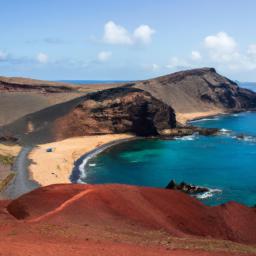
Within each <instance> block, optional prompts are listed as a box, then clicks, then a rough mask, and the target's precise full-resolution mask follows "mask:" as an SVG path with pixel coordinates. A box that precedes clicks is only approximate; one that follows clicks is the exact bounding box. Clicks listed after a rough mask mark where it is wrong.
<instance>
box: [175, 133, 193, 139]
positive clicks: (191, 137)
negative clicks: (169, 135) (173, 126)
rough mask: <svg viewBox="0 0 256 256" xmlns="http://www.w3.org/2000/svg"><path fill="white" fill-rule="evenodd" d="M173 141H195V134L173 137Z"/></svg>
mask: <svg viewBox="0 0 256 256" xmlns="http://www.w3.org/2000/svg"><path fill="white" fill-rule="evenodd" d="M174 139H175V140H195V139H197V134H192V135H187V136H182V137H174Z"/></svg>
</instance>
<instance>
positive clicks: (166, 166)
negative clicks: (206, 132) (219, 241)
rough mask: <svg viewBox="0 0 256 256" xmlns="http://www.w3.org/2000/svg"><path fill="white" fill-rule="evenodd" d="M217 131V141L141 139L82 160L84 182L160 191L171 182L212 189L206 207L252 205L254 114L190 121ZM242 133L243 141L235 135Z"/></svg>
mask: <svg viewBox="0 0 256 256" xmlns="http://www.w3.org/2000/svg"><path fill="white" fill-rule="evenodd" d="M193 124H194V125H199V126H203V127H217V128H221V129H222V132H223V134H222V135H220V136H210V137H204V136H199V135H196V134H195V135H193V136H187V137H183V138H176V139H174V140H159V139H141V140H136V141H130V142H125V143H122V144H119V145H116V146H113V147H111V148H109V149H107V150H106V151H104V152H102V153H100V154H99V155H97V157H95V158H91V159H90V160H89V161H88V164H87V167H86V168H85V173H86V176H85V177H84V178H83V182H86V183H94V184H95V183H124V184H134V185H142V186H153V187H161V188H164V187H165V186H166V185H167V184H168V182H169V181H170V180H171V179H175V180H176V181H177V182H181V181H185V182H187V183H192V184H195V185H200V186H206V187H209V188H211V189H213V190H212V191H211V192H210V193H207V194H203V195H200V196H199V197H200V200H202V201H203V202H204V203H206V204H208V205H216V204H220V203H224V202H227V201H237V202H240V203H243V204H246V205H249V206H252V205H255V204H256V113H249V112H247V113H241V114H234V115H229V116H221V117H215V118H212V119H210V118H209V119H204V120H200V121H197V122H193ZM241 134H243V136H240V135H241Z"/></svg>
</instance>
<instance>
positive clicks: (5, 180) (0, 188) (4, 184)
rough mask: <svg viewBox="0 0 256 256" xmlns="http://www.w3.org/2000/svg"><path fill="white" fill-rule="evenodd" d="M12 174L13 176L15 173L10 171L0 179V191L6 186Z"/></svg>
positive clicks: (12, 176)
mask: <svg viewBox="0 0 256 256" xmlns="http://www.w3.org/2000/svg"><path fill="white" fill-rule="evenodd" d="M14 176H15V173H14V172H11V173H10V174H9V175H7V176H6V177H5V178H4V179H3V180H0V192H2V191H3V190H4V189H5V188H6V187H7V185H8V184H9V183H10V182H11V180H12V179H13V178H14Z"/></svg>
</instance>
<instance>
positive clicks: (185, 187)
mask: <svg viewBox="0 0 256 256" xmlns="http://www.w3.org/2000/svg"><path fill="white" fill-rule="evenodd" d="M166 189H173V190H179V191H182V192H184V193H187V194H199V193H204V192H208V191H209V189H208V188H206V187H199V186H195V185H191V184H188V183H185V182H181V183H180V184H178V183H176V182H175V181H174V180H171V181H170V182H169V184H168V185H167V186H166Z"/></svg>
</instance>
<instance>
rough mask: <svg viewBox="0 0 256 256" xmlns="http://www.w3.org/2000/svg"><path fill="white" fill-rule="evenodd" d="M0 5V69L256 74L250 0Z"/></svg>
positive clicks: (129, 76) (80, 75)
mask: <svg viewBox="0 0 256 256" xmlns="http://www.w3.org/2000/svg"><path fill="white" fill-rule="evenodd" d="M0 4H1V8H0V14H1V15H0V31H1V35H0V75H5V76H28V77H33V78H40V79H51V80H63V79H96V80H106V79H108V80H133V79H145V78H150V77H155V76H159V75H163V74H168V73H172V72H175V71H177V70H182V69H189V68H196V67H203V66H210V67H215V68H216V69H217V71H218V72H220V73H221V74H223V75H226V76H228V77H229V78H231V79H237V80H241V81H256V28H255V25H256V15H255V10H256V1H254V0H236V1H231V0H214V1H206V0H170V1H167V0H158V1H155V0H151V1H150V0H129V1H121V0H119V1H118V0H91V1H89V0H72V1H71V0H36V1H35V0H22V1H20V0H0Z"/></svg>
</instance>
